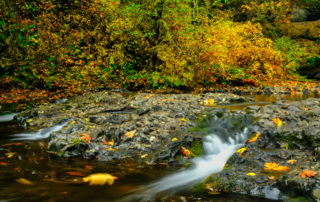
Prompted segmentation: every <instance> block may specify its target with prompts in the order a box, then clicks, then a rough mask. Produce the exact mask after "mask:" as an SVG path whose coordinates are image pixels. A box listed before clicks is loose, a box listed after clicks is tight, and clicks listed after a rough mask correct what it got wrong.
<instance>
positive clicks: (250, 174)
mask: <svg viewBox="0 0 320 202" xmlns="http://www.w3.org/2000/svg"><path fill="white" fill-rule="evenodd" d="M247 175H248V176H256V174H255V173H247Z"/></svg>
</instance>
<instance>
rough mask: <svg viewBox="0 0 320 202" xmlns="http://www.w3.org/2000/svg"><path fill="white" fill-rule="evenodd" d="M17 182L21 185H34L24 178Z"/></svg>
mask: <svg viewBox="0 0 320 202" xmlns="http://www.w3.org/2000/svg"><path fill="white" fill-rule="evenodd" d="M16 182H18V183H20V184H24V185H33V183H32V182H31V181H29V180H27V179H24V178H19V179H17V180H16Z"/></svg>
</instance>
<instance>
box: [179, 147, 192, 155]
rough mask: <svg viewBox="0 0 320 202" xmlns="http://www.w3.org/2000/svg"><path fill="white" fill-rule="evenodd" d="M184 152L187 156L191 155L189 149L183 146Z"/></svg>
mask: <svg viewBox="0 0 320 202" xmlns="http://www.w3.org/2000/svg"><path fill="white" fill-rule="evenodd" d="M181 151H182V154H183V155H185V156H190V154H191V152H190V151H189V149H186V148H185V147H181Z"/></svg>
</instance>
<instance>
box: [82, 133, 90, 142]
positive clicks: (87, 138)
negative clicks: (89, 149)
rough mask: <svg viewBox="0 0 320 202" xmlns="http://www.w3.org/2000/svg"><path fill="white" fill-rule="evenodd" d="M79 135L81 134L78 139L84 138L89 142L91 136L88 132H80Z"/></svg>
mask: <svg viewBox="0 0 320 202" xmlns="http://www.w3.org/2000/svg"><path fill="white" fill-rule="evenodd" d="M80 136H81V137H80V139H81V140H84V141H85V142H90V141H91V137H90V136H89V135H88V134H85V133H84V134H81V135H80Z"/></svg>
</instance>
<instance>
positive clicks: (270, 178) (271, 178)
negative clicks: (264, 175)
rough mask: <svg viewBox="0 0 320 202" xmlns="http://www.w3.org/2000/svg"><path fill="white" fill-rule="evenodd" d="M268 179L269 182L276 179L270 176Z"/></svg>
mask: <svg viewBox="0 0 320 202" xmlns="http://www.w3.org/2000/svg"><path fill="white" fill-rule="evenodd" d="M268 178H269V180H275V179H276V178H275V177H274V176H270V177H268Z"/></svg>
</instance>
